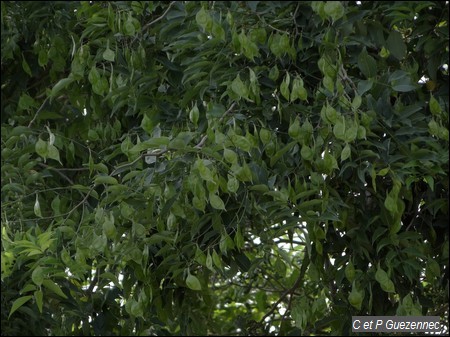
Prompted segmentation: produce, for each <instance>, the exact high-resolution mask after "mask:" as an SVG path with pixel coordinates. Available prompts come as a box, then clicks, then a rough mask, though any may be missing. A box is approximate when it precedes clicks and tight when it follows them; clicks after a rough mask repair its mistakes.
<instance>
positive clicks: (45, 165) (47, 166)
mask: <svg viewBox="0 0 450 337" xmlns="http://www.w3.org/2000/svg"><path fill="white" fill-rule="evenodd" d="M38 165H39V166H41V167H44V168H46V169H49V170H52V171H55V172H56V173H58V174H59V175H60V176H61V177H63V178H64V179H65V180H67V181H68V182H69V183H70V184H71V185H74V183H73V181H72V179H70V178H69V177H68V176H66V175H65V174H64V173H62V172H60V170H59V169H57V168H54V167H51V166H49V165H47V164H44V163H38Z"/></svg>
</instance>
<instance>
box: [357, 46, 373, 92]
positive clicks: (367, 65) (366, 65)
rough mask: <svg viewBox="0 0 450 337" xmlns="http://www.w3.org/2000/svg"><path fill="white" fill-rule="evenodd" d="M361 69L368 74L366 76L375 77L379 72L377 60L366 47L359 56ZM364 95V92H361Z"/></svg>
mask: <svg viewBox="0 0 450 337" xmlns="http://www.w3.org/2000/svg"><path fill="white" fill-rule="evenodd" d="M358 67H359V70H361V72H362V73H363V74H364V76H366V78H373V77H375V75H376V74H377V62H376V61H375V59H374V58H373V57H372V56H370V55H369V54H368V53H367V50H366V47H364V49H363V50H362V52H361V53H360V54H359V56H358ZM359 94H360V95H362V93H361V92H360V93H359Z"/></svg>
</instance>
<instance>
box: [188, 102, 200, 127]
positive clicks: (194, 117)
mask: <svg viewBox="0 0 450 337" xmlns="http://www.w3.org/2000/svg"><path fill="white" fill-rule="evenodd" d="M199 116H200V112H199V110H198V107H197V104H195V105H194V107H193V108H192V109H191V110H190V111H189V120H190V121H191V122H192V123H193V124H194V125H195V126H197V123H198V119H199Z"/></svg>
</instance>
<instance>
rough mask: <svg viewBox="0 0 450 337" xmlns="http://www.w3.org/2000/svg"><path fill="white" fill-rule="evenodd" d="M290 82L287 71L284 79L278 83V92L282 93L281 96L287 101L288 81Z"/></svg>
mask: <svg viewBox="0 0 450 337" xmlns="http://www.w3.org/2000/svg"><path fill="white" fill-rule="evenodd" d="M290 82H291V77H290V76H289V73H287V74H286V76H284V80H283V82H281V85H280V92H281V95H283V97H284V98H285V99H286V100H288V101H289V96H290V93H289V83H290Z"/></svg>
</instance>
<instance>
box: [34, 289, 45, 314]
mask: <svg viewBox="0 0 450 337" xmlns="http://www.w3.org/2000/svg"><path fill="white" fill-rule="evenodd" d="M34 300H35V301H36V304H37V307H38V309H39V312H40V313H41V314H42V308H43V305H44V293H43V292H42V290H37V291H35V292H34Z"/></svg>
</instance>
